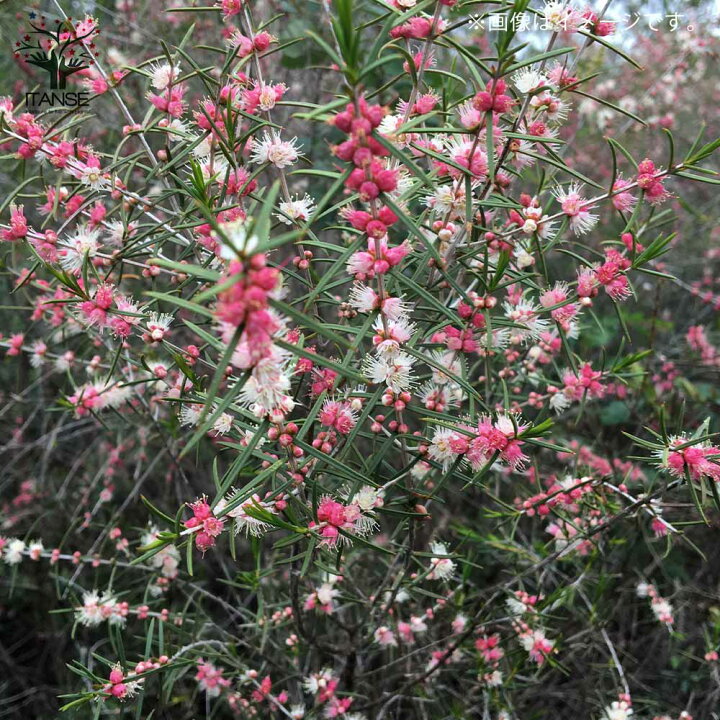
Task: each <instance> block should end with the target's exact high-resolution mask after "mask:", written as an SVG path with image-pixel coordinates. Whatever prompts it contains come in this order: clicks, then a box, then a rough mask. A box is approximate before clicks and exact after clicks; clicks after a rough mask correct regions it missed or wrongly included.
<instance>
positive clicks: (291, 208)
mask: <svg viewBox="0 0 720 720" xmlns="http://www.w3.org/2000/svg"><path fill="white" fill-rule="evenodd" d="M278 207H279V208H280V212H279V213H275V217H276V218H277V219H278V220H280V222H283V223H285V224H286V225H292V224H293V222H307V221H308V219H309V218H310V215H312V212H313V210H314V209H315V201H314V200H313V199H312V198H311V197H310V196H309V195H305V196H304V197H302V198H300V199H297V198H296V199H294V200H288V201H283V202H281V203H280V205H279V206H278Z"/></svg>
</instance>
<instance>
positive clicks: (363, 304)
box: [348, 282, 380, 313]
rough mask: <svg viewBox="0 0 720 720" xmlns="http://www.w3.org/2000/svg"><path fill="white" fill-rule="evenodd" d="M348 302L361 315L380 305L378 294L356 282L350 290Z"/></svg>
mask: <svg viewBox="0 0 720 720" xmlns="http://www.w3.org/2000/svg"><path fill="white" fill-rule="evenodd" d="M348 302H349V303H350V304H351V305H352V306H353V307H354V308H355V309H356V310H357V311H358V312H361V313H370V312H372V311H373V310H376V309H377V308H378V306H379V304H380V298H379V297H378V294H377V293H376V292H375V291H374V290H373V289H372V288H371V287H369V286H368V285H363V284H362V283H359V282H356V283H355V284H354V285H353V286H352V288H351V289H350V296H349V298H348Z"/></svg>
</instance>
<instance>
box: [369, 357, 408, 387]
mask: <svg viewBox="0 0 720 720" xmlns="http://www.w3.org/2000/svg"><path fill="white" fill-rule="evenodd" d="M414 363H415V358H413V357H412V356H411V355H408V354H407V353H403V352H398V353H396V354H395V355H393V356H392V357H378V358H376V357H373V356H371V355H368V356H367V357H366V358H365V364H364V368H363V370H364V372H365V374H366V375H367V376H368V377H369V379H370V382H371V383H373V384H375V385H376V384H378V383H383V382H384V383H385V384H386V385H387V386H388V387H389V388H390V389H391V390H392V391H393V392H394V393H399V392H403V391H404V390H409V389H410V388H411V387H412V385H413V383H414V377H413V375H412V366H413V364H414Z"/></svg>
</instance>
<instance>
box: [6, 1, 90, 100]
mask: <svg viewBox="0 0 720 720" xmlns="http://www.w3.org/2000/svg"><path fill="white" fill-rule="evenodd" d="M29 17H30V21H31V22H30V23H29V25H30V27H31V28H32V30H28V31H27V32H26V33H25V35H23V37H22V38H21V39H20V40H18V41H17V42H16V43H15V57H16V58H17V59H20V58H23V59H24V60H25V61H26V62H27V63H28V64H30V65H35V66H36V67H39V68H42V69H43V70H45V71H46V72H47V73H48V74H49V75H50V89H51V90H64V89H65V87H66V85H67V79H68V77H69V76H70V75H73V74H74V73H76V72H79V71H80V70H86V69H87V68H89V67H90V66H91V65H93V64H94V62H95V61H94V59H93V58H94V57H97V53H96V52H95V42H94V41H93V39H94V38H95V37H96V36H97V35H98V34H99V33H100V30H99V28H98V25H97V21H96V20H95V19H94V18H90V17H87V18H85V19H84V20H80V21H78V22H75V23H73V21H72V18H67V19H66V20H65V21H63V22H61V21H60V20H55V23H56V24H57V27H56V28H55V29H54V30H50V29H48V28H47V23H46V21H45V18H44V17H42V16H41V17H40V20H39V22H38V21H36V15H35V13H30V15H29Z"/></svg>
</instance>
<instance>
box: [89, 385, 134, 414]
mask: <svg viewBox="0 0 720 720" xmlns="http://www.w3.org/2000/svg"><path fill="white" fill-rule="evenodd" d="M97 390H98V392H99V393H101V407H103V408H105V407H110V408H117V407H120V405H123V404H125V403H126V402H127V401H128V400H129V399H130V396H131V395H132V386H131V385H121V384H120V382H118V381H112V380H111V381H110V382H109V383H108V384H107V385H104V386H102V385H101V386H97Z"/></svg>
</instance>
